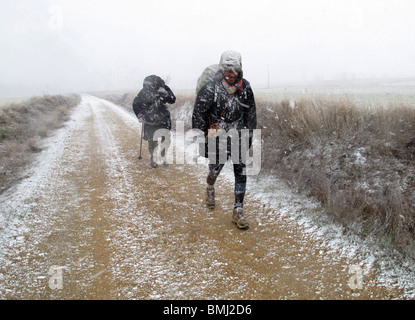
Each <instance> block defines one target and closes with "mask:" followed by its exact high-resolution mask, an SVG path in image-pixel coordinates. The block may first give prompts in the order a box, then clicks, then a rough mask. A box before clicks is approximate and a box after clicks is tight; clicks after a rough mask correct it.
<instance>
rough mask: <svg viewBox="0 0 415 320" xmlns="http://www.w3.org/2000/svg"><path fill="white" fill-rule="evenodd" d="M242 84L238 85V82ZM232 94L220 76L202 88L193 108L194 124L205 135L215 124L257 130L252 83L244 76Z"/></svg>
mask: <svg viewBox="0 0 415 320" xmlns="http://www.w3.org/2000/svg"><path fill="white" fill-rule="evenodd" d="M238 84H239V85H238ZM238 84H237V90H236V92H235V93H234V94H230V93H229V92H228V91H227V89H226V85H225V84H224V83H223V81H222V80H221V79H215V80H212V81H210V82H208V83H207V84H206V85H205V86H203V87H202V89H201V90H200V91H199V93H198V94H197V97H196V102H195V105H194V109H193V116H192V127H193V129H200V130H202V131H203V132H205V134H207V131H208V130H209V128H210V127H211V126H213V125H216V124H217V125H219V127H221V128H223V129H225V130H226V131H229V130H230V129H237V130H241V129H251V130H253V129H255V128H256V126H257V115H256V105H255V99H254V94H253V91H252V88H251V86H250V84H249V82H248V81H247V80H245V79H241V80H240V81H239V82H238Z"/></svg>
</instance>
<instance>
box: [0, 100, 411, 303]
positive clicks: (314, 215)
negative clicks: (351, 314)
mask: <svg viewBox="0 0 415 320" xmlns="http://www.w3.org/2000/svg"><path fill="white" fill-rule="evenodd" d="M89 99H94V100H96V99H97V98H95V97H91V96H88V95H85V96H84V97H83V102H82V103H81V104H80V105H79V106H78V107H77V108H76V109H75V110H74V113H73V115H72V118H71V120H70V121H69V122H68V123H67V125H66V126H65V127H63V128H62V129H59V130H58V131H57V132H56V134H55V135H54V136H53V137H50V138H48V139H46V140H45V142H44V143H45V147H47V148H45V150H44V151H43V152H41V153H40V154H39V158H38V159H37V162H36V163H35V164H34V166H33V167H32V168H30V169H29V170H28V174H27V176H28V178H27V179H24V180H22V182H21V183H19V184H18V185H16V186H15V187H14V188H11V189H9V190H8V191H7V192H5V193H4V194H3V195H1V199H0V200H1V203H2V207H1V209H0V223H1V226H2V227H1V234H0V264H9V263H10V262H9V261H5V259H6V258H5V255H4V251H3V248H4V247H6V246H7V247H13V246H14V245H16V246H19V245H22V244H23V243H24V241H25V239H24V238H23V237H21V236H19V235H21V234H23V233H24V230H25V228H26V226H25V223H24V222H23V218H24V217H25V215H27V214H28V213H30V212H31V210H32V209H33V207H35V206H36V205H37V203H36V201H34V199H36V198H37V197H39V193H40V192H42V185H44V184H47V183H48V181H50V176H51V169H52V168H53V167H55V166H56V165H58V164H57V163H56V161H57V159H59V157H60V156H61V155H62V154H63V152H64V151H65V137H67V136H68V135H69V134H70V133H71V131H73V130H74V129H76V127H77V126H78V125H79V121H78V120H79V119H83V118H84V117H85V116H86V114H85V113H87V112H89V111H88V110H89V109H88V108H85V107H84V105H83V104H84V103H88V101H90V100H89ZM99 101H100V102H101V103H103V104H105V105H106V106H108V107H110V108H112V109H113V110H114V111H116V112H117V113H118V114H119V115H120V116H121V117H122V118H123V120H124V121H125V122H126V123H128V125H129V126H131V127H133V128H137V133H138V134H139V132H140V125H139V124H138V122H137V119H136V118H135V116H134V115H133V114H132V113H129V112H127V111H125V110H124V109H122V108H120V107H118V106H116V105H115V104H113V103H110V102H108V101H105V100H102V99H99ZM174 120H178V119H173V121H174ZM109 134H110V130H107V129H106V128H97V135H98V136H99V137H100V139H101V141H103V142H105V143H106V149H107V150H106V151H108V152H111V154H113V155H114V157H113V158H109V159H108V161H109V163H107V166H106V170H109V171H108V175H109V176H113V178H114V181H117V183H118V184H115V185H113V186H111V188H109V189H108V190H109V193H110V194H111V196H112V197H114V192H116V191H117V190H120V189H121V188H127V189H128V188H131V189H133V188H134V187H133V185H132V182H130V181H129V178H128V176H123V166H124V164H123V161H122V159H121V158H119V157H117V154H118V149H117V145H115V144H112V143H111V141H113V139H111V136H109ZM183 141H184V139H183V138H182V137H180V136H177V137H176V136H175V135H174V132H173V144H172V145H174V146H175V147H176V152H178V151H180V149H181V151H188V150H187V148H186V146H185V145H183V144H181V143H182V142H183ZM189 158H190V157H189ZM199 162H201V163H203V162H204V163H205V165H206V161H205V159H201V160H200V161H199ZM198 166H200V163H199V164H198ZM194 174H196V175H198V176H199V179H200V180H201V181H203V180H204V178H205V177H204V174H203V173H201V172H200V170H197V167H196V166H195V170H194ZM222 176H223V177H224V178H225V179H227V181H228V182H229V184H230V185H233V172H232V166H231V165H229V164H227V165H226V166H225V168H224V171H223V172H222ZM248 193H249V197H251V198H252V199H256V200H258V201H260V202H261V203H262V204H263V205H264V206H267V207H269V208H272V209H273V210H272V211H267V212H277V213H278V215H275V216H270V213H263V214H259V215H258V216H256V217H251V219H255V221H256V222H257V223H258V225H261V224H264V223H269V221H270V220H272V219H274V220H276V221H277V220H278V219H281V218H284V219H288V220H290V221H292V223H293V224H295V225H296V227H297V228H298V229H299V230H302V232H304V233H306V234H308V235H309V236H310V238H311V239H313V238H314V239H318V240H319V241H321V242H322V243H323V245H324V247H325V248H322V250H323V249H325V250H328V251H329V252H335V253H337V254H339V255H340V256H344V257H347V258H350V259H354V258H356V259H357V260H358V261H360V266H361V268H362V269H363V272H364V274H365V275H366V274H369V273H370V272H371V271H373V269H376V272H377V277H378V280H379V281H380V282H382V283H384V284H385V286H398V287H400V288H403V289H404V290H405V295H406V296H405V297H407V298H411V299H413V298H415V276H414V275H415V273H414V272H413V271H414V270H413V266H412V264H411V262H410V261H400V260H395V259H394V258H393V257H391V255H390V254H389V253H387V252H384V251H383V250H382V249H381V248H380V247H377V246H376V244H373V243H371V244H368V243H367V242H363V241H361V240H360V239H358V238H356V237H355V236H353V235H352V234H346V235H345V234H344V230H343V229H342V228H341V227H339V226H336V225H333V224H331V222H330V221H329V220H328V219H327V217H326V216H325V215H324V213H323V212H322V209H321V208H320V206H319V204H318V203H316V202H314V201H312V200H311V199H309V198H306V197H303V196H302V195H298V194H297V193H295V192H293V191H292V190H290V189H289V188H288V187H287V186H286V185H285V184H283V183H282V182H281V181H279V180H278V179H276V178H274V177H272V176H266V175H264V174H260V175H259V176H250V177H248ZM124 194H125V193H124ZM108 196H109V195H108ZM73 201H74V204H73V205H76V201H77V200H76V199H74V200H73ZM130 205H131V202H129V201H126V202H124V203H122V202H120V207H119V208H117V209H118V211H119V212H121V214H125V215H128V214H129V212H130V210H129V206H130ZM264 212H265V211H264ZM136 214H137V213H136ZM265 214H267V216H264V215H265ZM130 218H133V217H130ZM160 223H161V222H160ZM142 228H143V232H142V234H145V228H146V226H145V225H144V226H142ZM120 232H122V230H120ZM147 236H148V237H151V235H147ZM115 237H119V238H120V239H123V235H122V234H118V235H117V234H116V235H115ZM108 240H109V241H110V240H111V239H108ZM118 240H119V239H118ZM114 241H115V240H114ZM149 254H150V255H149V256H148V259H150V258H151V254H152V253H151V252H149ZM146 261H147V260H143V261H142V262H141V263H142V264H143V266H145V264H146ZM147 262H148V261H147ZM138 267H139V266H138ZM138 267H137V268H138ZM142 270H144V271H143V272H145V270H146V269H145V268H143V269H142ZM112 271H113V273H114V274H118V275H119V277H122V273H121V272H120V270H117V269H114V270H112ZM155 271H157V270H155ZM95 276H99V275H95ZM153 276H154V275H153ZM2 277H3V276H2V275H1V274H0V281H1V280H2ZM153 298H160V297H158V296H154V297H153Z"/></svg>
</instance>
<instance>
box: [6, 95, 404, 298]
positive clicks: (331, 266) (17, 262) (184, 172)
mask: <svg viewBox="0 0 415 320" xmlns="http://www.w3.org/2000/svg"><path fill="white" fill-rule="evenodd" d="M139 128H140V127H139V125H138V122H137V120H136V119H134V118H133V117H131V115H129V114H128V113H126V112H125V111H123V110H122V109H121V108H118V107H117V106H115V105H113V104H111V103H109V102H107V101H105V100H102V99H98V98H95V97H93V96H89V95H84V96H83V97H82V102H81V104H80V105H79V106H78V107H77V108H76V109H75V111H74V114H73V117H72V118H71V121H70V122H69V123H68V124H67V126H66V128H64V129H62V130H61V131H60V132H59V133H57V135H56V136H55V137H53V139H51V141H49V147H48V148H46V149H45V150H44V151H43V152H42V153H41V154H40V155H39V157H40V158H39V162H38V164H37V166H36V167H34V168H33V169H32V170H31V172H30V173H29V177H28V178H27V179H26V180H24V181H22V183H21V184H20V185H18V186H16V188H14V189H12V190H10V192H8V193H7V194H4V195H2V198H3V199H2V202H3V203H4V208H3V209H1V210H2V212H1V214H2V216H3V219H6V218H5V217H7V220H6V223H5V224H4V227H3V228H2V238H1V241H2V242H1V243H0V244H1V248H0V254H1V255H0V258H1V259H0V263H1V264H0V271H1V284H0V298H2V299H389V298H399V297H401V296H400V294H401V292H400V291H398V290H396V289H394V288H388V287H385V286H380V285H379V283H378V282H377V280H376V278H375V275H374V274H370V273H369V274H364V276H363V277H362V278H361V277H360V270H359V267H352V266H353V265H359V261H354V260H349V259H346V258H342V257H340V256H338V255H336V253H334V252H333V251H330V250H326V249H325V248H324V244H323V243H322V241H321V242H319V241H318V240H315V238H313V237H311V236H310V235H308V234H304V233H302V232H301V229H300V228H298V225H296V223H295V221H291V220H289V219H285V218H283V217H280V216H279V215H278V210H277V209H276V208H272V207H270V206H268V205H267V204H266V203H263V202H262V200H261V199H260V198H255V197H252V194H253V193H254V190H250V194H248V195H247V197H246V206H245V207H246V213H247V218H248V219H249V221H250V222H251V228H250V229H249V230H246V231H243V230H239V229H237V228H235V227H234V226H233V224H232V223H231V209H232V204H233V186H232V183H229V181H225V180H226V179H219V180H218V182H217V183H218V186H217V203H218V205H217V207H216V209H214V210H209V209H207V208H206V207H205V206H204V198H205V176H206V166H205V165H203V164H201V165H194V164H180V165H178V164H177V165H169V166H168V167H159V168H156V169H152V168H150V166H149V158H148V151H147V149H146V148H147V145H146V143H144V144H143V157H144V159H143V160H141V161H139V160H138V157H137V156H138V151H139V138H140V136H139ZM275 196H276V197H281V203H280V208H284V206H289V205H290V204H289V203H288V200H287V199H285V198H284V197H283V195H282V194H281V195H279V194H276V195H275ZM351 267H352V268H351Z"/></svg>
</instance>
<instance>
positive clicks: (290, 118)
mask: <svg viewBox="0 0 415 320" xmlns="http://www.w3.org/2000/svg"><path fill="white" fill-rule="evenodd" d="M358 98H359V97H356V96H347V95H341V96H321V95H320V96H305V97H301V98H299V99H297V100H295V101H294V100H282V101H272V100H270V99H258V107H259V108H258V109H259V116H260V120H259V124H260V127H261V128H262V129H263V130H262V136H263V168H264V169H265V170H266V171H268V172H270V173H272V174H275V175H277V176H279V177H281V178H283V179H285V180H286V181H288V182H289V183H290V184H291V185H293V186H295V187H296V188H298V189H299V190H300V191H302V192H307V193H308V194H309V195H310V196H313V197H315V198H316V199H318V200H319V201H320V202H321V203H322V204H323V206H324V207H325V210H326V212H327V214H328V215H329V216H330V217H331V218H332V219H333V221H335V222H337V223H340V224H342V225H343V226H344V227H345V230H349V231H351V232H354V233H357V234H359V235H360V236H362V237H368V236H372V238H373V237H374V238H376V239H378V240H379V241H381V242H383V243H384V244H385V245H390V244H392V245H393V247H394V248H396V249H399V250H400V251H401V252H406V253H411V252H412V251H413V249H414V248H413V245H414V236H415V229H414V226H415V225H414V222H415V220H414V218H415V171H414V164H415V108H414V106H412V105H410V104H406V103H402V102H400V101H399V100H396V101H392V102H389V103H387V105H384V103H383V102H384V101H381V100H379V99H374V100H367V99H364V100H363V101H364V103H363V102H362V100H361V99H358Z"/></svg>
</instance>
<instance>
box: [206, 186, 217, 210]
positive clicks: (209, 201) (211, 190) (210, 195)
mask: <svg viewBox="0 0 415 320" xmlns="http://www.w3.org/2000/svg"><path fill="white" fill-rule="evenodd" d="M206 206H207V207H208V208H209V209H213V208H215V187H214V186H211V185H208V186H207V189H206Z"/></svg>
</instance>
